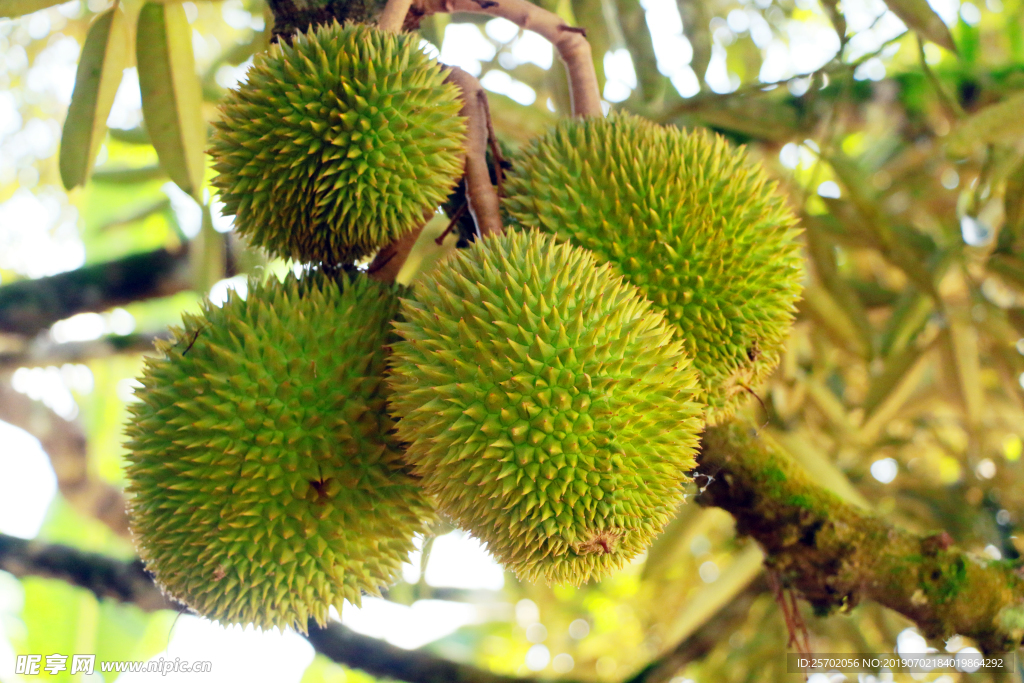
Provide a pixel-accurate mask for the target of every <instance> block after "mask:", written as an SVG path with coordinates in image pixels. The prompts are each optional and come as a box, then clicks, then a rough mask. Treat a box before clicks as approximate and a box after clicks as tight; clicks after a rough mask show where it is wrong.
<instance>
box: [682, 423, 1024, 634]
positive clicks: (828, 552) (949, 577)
mask: <svg viewBox="0 0 1024 683" xmlns="http://www.w3.org/2000/svg"><path fill="white" fill-rule="evenodd" d="M698 462H699V471H700V472H701V473H703V474H706V475H709V476H710V477H712V478H713V479H712V481H711V483H710V484H709V485H708V487H707V488H706V489H705V490H704V492H703V493H702V494H701V495H700V496H698V497H697V501H698V502H699V503H700V504H702V505H713V506H716V507H720V508H722V509H724V510H726V511H728V512H729V513H731V514H732V515H733V517H735V518H736V529H737V531H738V532H739V533H741V534H745V535H749V536H752V537H753V538H754V539H755V540H756V541H757V542H758V543H759V544H760V545H761V547H762V548H763V549H764V551H765V554H766V555H767V559H766V564H767V565H768V567H769V568H771V569H773V570H775V571H777V572H778V573H779V574H780V576H782V578H783V580H784V581H785V582H786V583H787V584H788V585H789V586H790V587H792V588H794V589H796V590H798V591H799V592H800V593H801V594H802V595H803V597H804V598H805V599H806V600H807V601H808V602H810V603H811V604H812V605H813V606H814V608H815V610H816V611H818V612H819V613H826V612H830V611H835V610H848V609H850V608H852V607H853V606H855V605H856V604H857V603H858V602H860V601H861V600H864V599H868V600H873V601H875V602H877V603H879V604H881V605H884V606H886V607H889V608H890V609H893V610H895V611H897V612H899V613H900V614H903V615H904V616H906V617H908V618H909V619H911V620H913V621H914V622H915V623H916V624H917V625H918V627H920V629H921V630H922V632H923V633H924V634H925V635H926V636H927V637H929V638H948V637H950V636H952V635H954V634H959V635H961V636H967V637H970V638H973V639H974V640H975V641H976V642H977V643H978V645H979V647H981V648H982V649H983V650H984V651H985V652H988V653H994V652H1008V651H1011V650H1013V649H1015V648H1016V647H1017V646H1019V645H1020V644H1021V640H1022V638H1024V567H1022V564H1021V562H1020V561H1004V560H990V559H983V558H980V557H977V556H974V555H971V554H969V553H966V552H964V551H963V550H960V549H959V548H956V547H954V546H953V545H952V539H950V537H949V535H948V534H946V533H945V532H940V533H938V534H932V535H918V534H914V533H910V532H907V531H903V530H900V529H897V528H895V527H893V526H892V525H890V524H888V523H886V522H884V521H883V520H881V519H879V518H877V517H874V516H872V515H870V514H869V513H866V512H864V511H863V510H861V509H859V508H856V507H853V506H852V505H849V504H848V503H846V502H844V501H843V500H842V499H841V498H839V497H838V496H836V495H834V494H833V493H831V492H830V491H827V490H826V489H824V488H823V487H821V486H819V485H817V484H815V483H814V482H813V481H812V480H811V479H810V477H809V476H808V474H807V472H806V471H805V470H803V469H802V468H801V467H800V466H799V465H798V464H797V463H796V462H795V461H794V460H792V458H790V457H789V456H788V455H787V454H785V453H784V452H783V451H782V450H781V449H780V448H779V447H778V446H777V445H775V444H774V443H773V442H772V441H771V439H770V438H769V437H767V436H766V435H763V434H762V435H760V436H758V435H757V434H756V432H755V431H754V430H753V429H752V428H750V427H749V426H748V425H746V424H742V423H734V424H729V425H725V426H720V427H713V428H709V429H708V430H707V432H706V433H705V435H704V441H703V445H702V449H701V455H700V458H699V460H698Z"/></svg>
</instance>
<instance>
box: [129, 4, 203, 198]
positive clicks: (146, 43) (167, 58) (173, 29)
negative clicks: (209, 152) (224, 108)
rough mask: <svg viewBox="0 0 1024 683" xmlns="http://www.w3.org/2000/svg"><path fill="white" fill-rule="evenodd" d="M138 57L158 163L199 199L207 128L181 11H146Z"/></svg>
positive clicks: (170, 7)
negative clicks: (158, 158)
mask: <svg viewBox="0 0 1024 683" xmlns="http://www.w3.org/2000/svg"><path fill="white" fill-rule="evenodd" d="M136 56H137V61H138V65H139V87H140V89H141V90H142V113H143V116H144V117H145V119H146V130H148V131H149V135H150V138H151V139H152V141H153V147H154V148H155V149H156V153H157V155H158V156H159V157H160V163H161V165H163V167H164V168H165V169H166V170H167V175H169V176H170V177H171V180H173V181H174V182H175V183H177V184H178V187H180V188H181V189H182V190H184V191H185V192H188V193H189V194H191V195H192V196H193V197H196V198H199V195H200V190H201V189H202V184H203V147H204V144H205V138H206V124H205V122H204V121H203V113H202V109H201V106H202V101H203V98H202V88H201V86H200V83H199V76H198V75H197V74H196V65H195V58H194V57H193V55H192V29H191V28H189V25H188V21H187V20H186V19H185V10H184V9H183V8H182V6H181V5H179V4H177V3H175V4H167V5H163V4H158V3H152V2H150V3H146V4H145V5H144V6H143V7H142V11H141V12H140V13H139V30H138V37H137V39H136Z"/></svg>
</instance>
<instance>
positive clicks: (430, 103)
mask: <svg viewBox="0 0 1024 683" xmlns="http://www.w3.org/2000/svg"><path fill="white" fill-rule="evenodd" d="M418 43H419V37H418V36H416V35H415V34H399V35H395V34H392V33H390V32H384V31H381V30H380V29H378V28H376V27H374V26H368V25H364V24H351V23H350V24H346V25H344V26H342V25H340V24H338V23H337V22H334V23H332V24H324V25H320V26H318V27H316V28H311V29H309V31H308V32H307V33H304V34H303V33H297V34H296V35H295V36H294V37H293V38H292V41H291V44H288V43H286V42H279V43H276V44H274V45H273V46H271V48H270V50H269V52H267V53H265V54H261V55H258V56H257V57H256V58H255V60H254V61H253V65H252V67H251V68H250V69H249V72H248V77H247V80H245V81H244V82H243V83H241V84H240V85H239V87H238V88H237V89H236V90H233V91H232V92H230V93H229V94H228V95H227V97H226V100H225V103H224V104H223V106H222V112H223V117H222V119H221V120H220V121H218V122H216V123H215V124H214V126H215V129H216V130H215V132H214V134H213V140H212V147H211V150H210V153H211V154H212V155H213V158H214V162H215V163H214V168H215V169H216V170H217V171H218V175H217V176H216V177H215V178H214V180H213V184H214V185H215V186H216V187H217V188H218V189H219V190H220V195H221V200H222V201H223V202H224V213H225V214H234V216H235V227H236V228H237V229H238V232H239V233H241V234H242V235H245V236H247V237H248V238H249V240H250V241H251V242H252V243H253V244H255V245H256V246H260V247H264V248H266V249H267V250H268V251H269V252H270V253H272V254H274V255H276V256H281V257H284V258H293V259H295V260H297V261H301V262H322V263H326V264H330V265H334V264H339V263H345V262H351V261H353V260H356V259H358V258H360V257H363V256H366V255H368V254H370V253H372V252H373V251H374V250H376V249H378V248H379V247H381V246H383V245H385V244H388V243H390V242H392V241H393V240H395V239H397V238H398V237H401V236H402V235H404V234H406V233H408V232H410V231H411V230H413V228H416V227H419V226H420V225H421V224H422V223H423V220H424V215H425V214H426V213H428V212H430V211H432V210H433V209H434V208H435V207H437V206H438V205H439V204H441V203H442V202H443V201H444V200H445V198H446V197H447V196H448V193H449V191H450V190H451V189H452V187H454V185H455V183H456V182H457V181H458V179H459V177H460V176H461V174H462V155H463V141H464V135H465V129H466V124H465V120H464V119H463V118H462V117H460V116H459V110H460V108H461V103H460V100H459V90H458V88H456V86H454V85H452V84H450V83H446V82H445V71H444V70H443V69H442V67H441V65H440V64H438V63H437V62H436V61H435V60H433V59H431V58H429V57H428V56H427V55H425V54H424V53H423V52H422V51H421V50H420V49H419V45H418Z"/></svg>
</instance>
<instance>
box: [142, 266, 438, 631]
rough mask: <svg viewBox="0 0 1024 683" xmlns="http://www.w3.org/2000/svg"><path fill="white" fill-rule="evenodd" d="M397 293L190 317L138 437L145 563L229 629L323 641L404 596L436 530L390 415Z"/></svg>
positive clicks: (352, 292)
mask: <svg viewBox="0 0 1024 683" xmlns="http://www.w3.org/2000/svg"><path fill="white" fill-rule="evenodd" d="M397 306H398V290H397V289H396V288H395V287H394V286H384V285H381V284H378V283H375V282H372V281H370V280H369V279H367V278H359V279H355V280H349V279H347V278H346V276H344V275H342V276H338V278H337V279H336V278H334V277H330V276H326V275H324V274H322V273H313V274H309V275H307V276H305V277H304V278H302V279H301V280H299V279H296V278H295V277H294V276H292V275H289V276H288V278H287V279H286V280H285V281H284V282H281V281H278V280H277V279H276V278H271V279H270V280H269V281H268V282H266V283H265V284H258V283H256V282H255V281H253V282H251V283H250V289H249V293H248V296H247V298H245V299H242V298H240V297H238V296H234V295H232V296H231V297H230V298H229V299H228V301H227V302H226V303H225V304H224V305H223V307H220V308H218V307H217V306H215V305H213V304H211V303H209V302H206V303H205V304H204V305H203V310H202V314H201V315H191V314H186V315H185V316H184V321H183V326H182V327H181V328H180V329H175V330H174V335H173V339H171V340H169V341H167V342H165V343H163V344H162V345H161V346H160V351H161V352H162V357H157V358H151V359H148V360H147V361H146V367H145V370H144V372H143V375H142V378H141V382H142V388H141V389H138V390H137V391H136V392H135V395H136V397H137V398H138V399H140V400H139V401H138V402H136V403H134V404H133V405H132V406H131V408H130V410H131V413H132V420H131V422H130V424H129V425H128V427H127V429H126V432H127V435H128V437H129V440H128V442H127V448H128V454H127V456H126V457H127V460H128V465H127V472H126V473H127V478H128V487H127V489H128V492H129V493H130V494H131V503H130V512H131V524H132V531H133V534H134V538H135V542H136V545H137V546H138V549H139V553H140V555H141V557H142V558H143V560H145V562H146V567H147V569H149V570H150V571H152V572H153V574H154V575H155V577H156V580H157V582H158V583H159V584H160V585H161V586H163V588H164V590H165V591H167V592H168V593H169V594H170V595H171V596H173V597H174V598H176V599H177V600H179V601H181V602H183V603H185V604H186V605H188V606H189V607H191V608H193V609H194V610H195V611H196V612H198V613H200V614H202V615H204V616H207V617H210V618H212V619H215V620H217V621H219V622H222V623H231V624H250V623H252V624H256V625H258V626H260V627H262V628H270V627H274V626H277V627H281V628H284V627H285V626H293V627H295V628H297V629H300V630H303V631H304V630H305V628H306V623H307V620H308V619H310V618H313V619H315V620H316V621H317V622H319V623H321V624H323V623H325V622H326V620H327V613H328V608H329V607H330V606H332V605H333V606H335V607H337V608H338V609H339V610H340V609H341V607H342V602H343V601H344V600H348V601H350V602H352V603H354V604H359V599H360V594H361V592H363V591H367V592H371V593H375V592H377V591H378V587H380V586H382V585H386V584H388V583H390V582H391V581H392V580H394V579H395V578H396V577H397V576H398V573H399V570H400V566H401V564H402V562H403V561H405V559H406V557H407V555H408V553H409V552H410V551H411V550H412V549H413V544H412V540H413V536H414V534H416V533H419V532H422V531H424V529H425V526H426V525H427V524H428V523H429V522H430V520H431V519H432V515H433V508H432V504H431V503H429V502H428V500H427V499H426V497H425V496H424V494H423V492H422V489H421V487H420V486H419V483H418V481H417V480H416V478H415V477H414V476H413V475H411V474H410V473H409V472H408V471H407V466H406V465H404V464H403V463H402V462H401V456H400V453H399V451H398V448H397V445H396V442H395V441H394V437H393V433H392V432H393V422H392V420H391V418H390V416H389V415H388V414H387V410H386V397H385V389H386V386H385V384H384V381H383V375H382V373H383V371H384V369H385V346H386V344H387V343H388V342H389V341H390V338H391V337H392V336H393V335H394V333H393V331H392V330H391V329H390V325H391V319H392V317H393V315H394V314H395V311H396V309H397Z"/></svg>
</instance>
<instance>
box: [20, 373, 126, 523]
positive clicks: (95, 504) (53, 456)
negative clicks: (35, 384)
mask: <svg viewBox="0 0 1024 683" xmlns="http://www.w3.org/2000/svg"><path fill="white" fill-rule="evenodd" d="M0 420H3V421H4V422H7V423H8V424H12V425H14V426H15V427H19V428H21V429H24V430H25V431H26V432H28V433H29V434H31V435H32V436H34V437H36V438H37V439H39V441H40V443H41V444H42V446H43V451H45V452H46V455H47V457H49V459H50V465H51V466H52V467H53V471H54V474H56V476H57V487H58V489H59V490H60V493H61V495H62V496H64V498H65V500H67V501H68V503H70V504H71V506H72V507H74V508H75V509H77V510H79V511H81V512H83V513H85V514H87V515H89V516H90V517H93V518H95V519H98V520H99V521H101V522H103V523H104V524H105V525H107V527H108V528H110V530H111V531H113V532H114V533H115V534H117V535H118V536H120V537H121V538H129V539H130V538H131V533H130V532H129V530H128V512H127V509H126V506H125V499H124V494H123V493H122V492H121V489H120V488H118V487H117V486H114V485H113V484H109V483H107V482H105V481H102V480H100V479H97V478H95V477H93V476H92V475H91V474H90V472H89V459H88V455H87V450H86V447H87V442H86V438H85V434H84V433H82V429H81V428H80V427H79V426H78V425H77V424H76V423H74V422H68V421H67V420H65V419H64V418H62V417H60V416H59V415H56V414H55V413H54V412H53V411H52V410H50V409H49V408H47V407H46V406H44V405H43V404H42V403H40V402H38V401H33V400H32V399H31V398H29V397H28V396H26V395H24V394H21V393H18V392H17V391H15V390H14V389H13V388H12V387H11V383H10V376H9V375H8V376H2V375H0Z"/></svg>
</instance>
